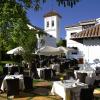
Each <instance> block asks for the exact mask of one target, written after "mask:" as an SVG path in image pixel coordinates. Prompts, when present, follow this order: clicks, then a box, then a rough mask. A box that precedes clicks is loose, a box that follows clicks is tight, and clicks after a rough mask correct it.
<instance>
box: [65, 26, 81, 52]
mask: <svg viewBox="0 0 100 100" xmlns="http://www.w3.org/2000/svg"><path fill="white" fill-rule="evenodd" d="M65 31H66V37H65V39H66V40H67V43H66V44H67V47H78V48H79V51H82V49H83V44H82V43H79V42H76V41H74V40H71V39H70V38H71V33H75V32H77V33H78V32H80V31H82V26H78V27H71V28H65Z"/></svg>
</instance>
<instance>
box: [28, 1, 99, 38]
mask: <svg viewBox="0 0 100 100" xmlns="http://www.w3.org/2000/svg"><path fill="white" fill-rule="evenodd" d="M41 6H42V8H41V9H40V10H39V11H34V10H33V9H29V10H28V12H27V17H28V19H29V20H30V23H31V24H32V25H35V26H37V27H40V28H44V17H43V16H44V14H46V13H48V12H49V11H51V10H52V9H53V10H54V11H56V12H57V13H59V14H60V15H61V16H62V18H61V20H60V37H61V38H63V39H64V38H65V35H66V31H65V27H66V26H70V25H73V24H76V23H78V22H80V21H84V20H91V19H95V18H99V17H100V0H80V2H79V3H77V4H76V5H75V6H74V7H73V8H70V7H63V6H60V7H59V6H58V5H57V2H56V0H48V2H47V3H45V4H42V5H41Z"/></svg>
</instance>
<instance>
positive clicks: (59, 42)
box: [56, 39, 66, 47]
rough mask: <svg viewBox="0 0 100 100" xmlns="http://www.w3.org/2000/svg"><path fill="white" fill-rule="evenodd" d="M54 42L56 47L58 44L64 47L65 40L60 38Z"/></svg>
mask: <svg viewBox="0 0 100 100" xmlns="http://www.w3.org/2000/svg"><path fill="white" fill-rule="evenodd" d="M56 44H57V47H59V46H63V47H66V40H62V39H61V40H59V41H58V42H57V43H56Z"/></svg>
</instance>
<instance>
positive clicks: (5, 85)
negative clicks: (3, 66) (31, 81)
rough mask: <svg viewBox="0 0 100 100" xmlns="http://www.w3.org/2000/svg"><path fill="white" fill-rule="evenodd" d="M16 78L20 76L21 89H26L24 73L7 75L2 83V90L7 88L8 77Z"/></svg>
mask: <svg viewBox="0 0 100 100" xmlns="http://www.w3.org/2000/svg"><path fill="white" fill-rule="evenodd" d="M14 78H18V79H19V88H20V90H24V89H25V86H24V79H23V75H6V76H5V78H4V80H3V82H2V85H1V90H2V91H4V90H5V89H7V82H6V79H14Z"/></svg>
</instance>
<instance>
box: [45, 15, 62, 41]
mask: <svg viewBox="0 0 100 100" xmlns="http://www.w3.org/2000/svg"><path fill="white" fill-rule="evenodd" d="M52 21H54V26H53V27H52ZM47 22H49V27H47ZM59 22H60V18H59V17H58V16H50V17H45V19H44V30H45V31H46V32H47V33H48V34H49V35H51V36H53V37H54V38H56V39H59V38H60V37H59V36H60V35H59V34H60V28H59V27H60V26H59Z"/></svg>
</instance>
